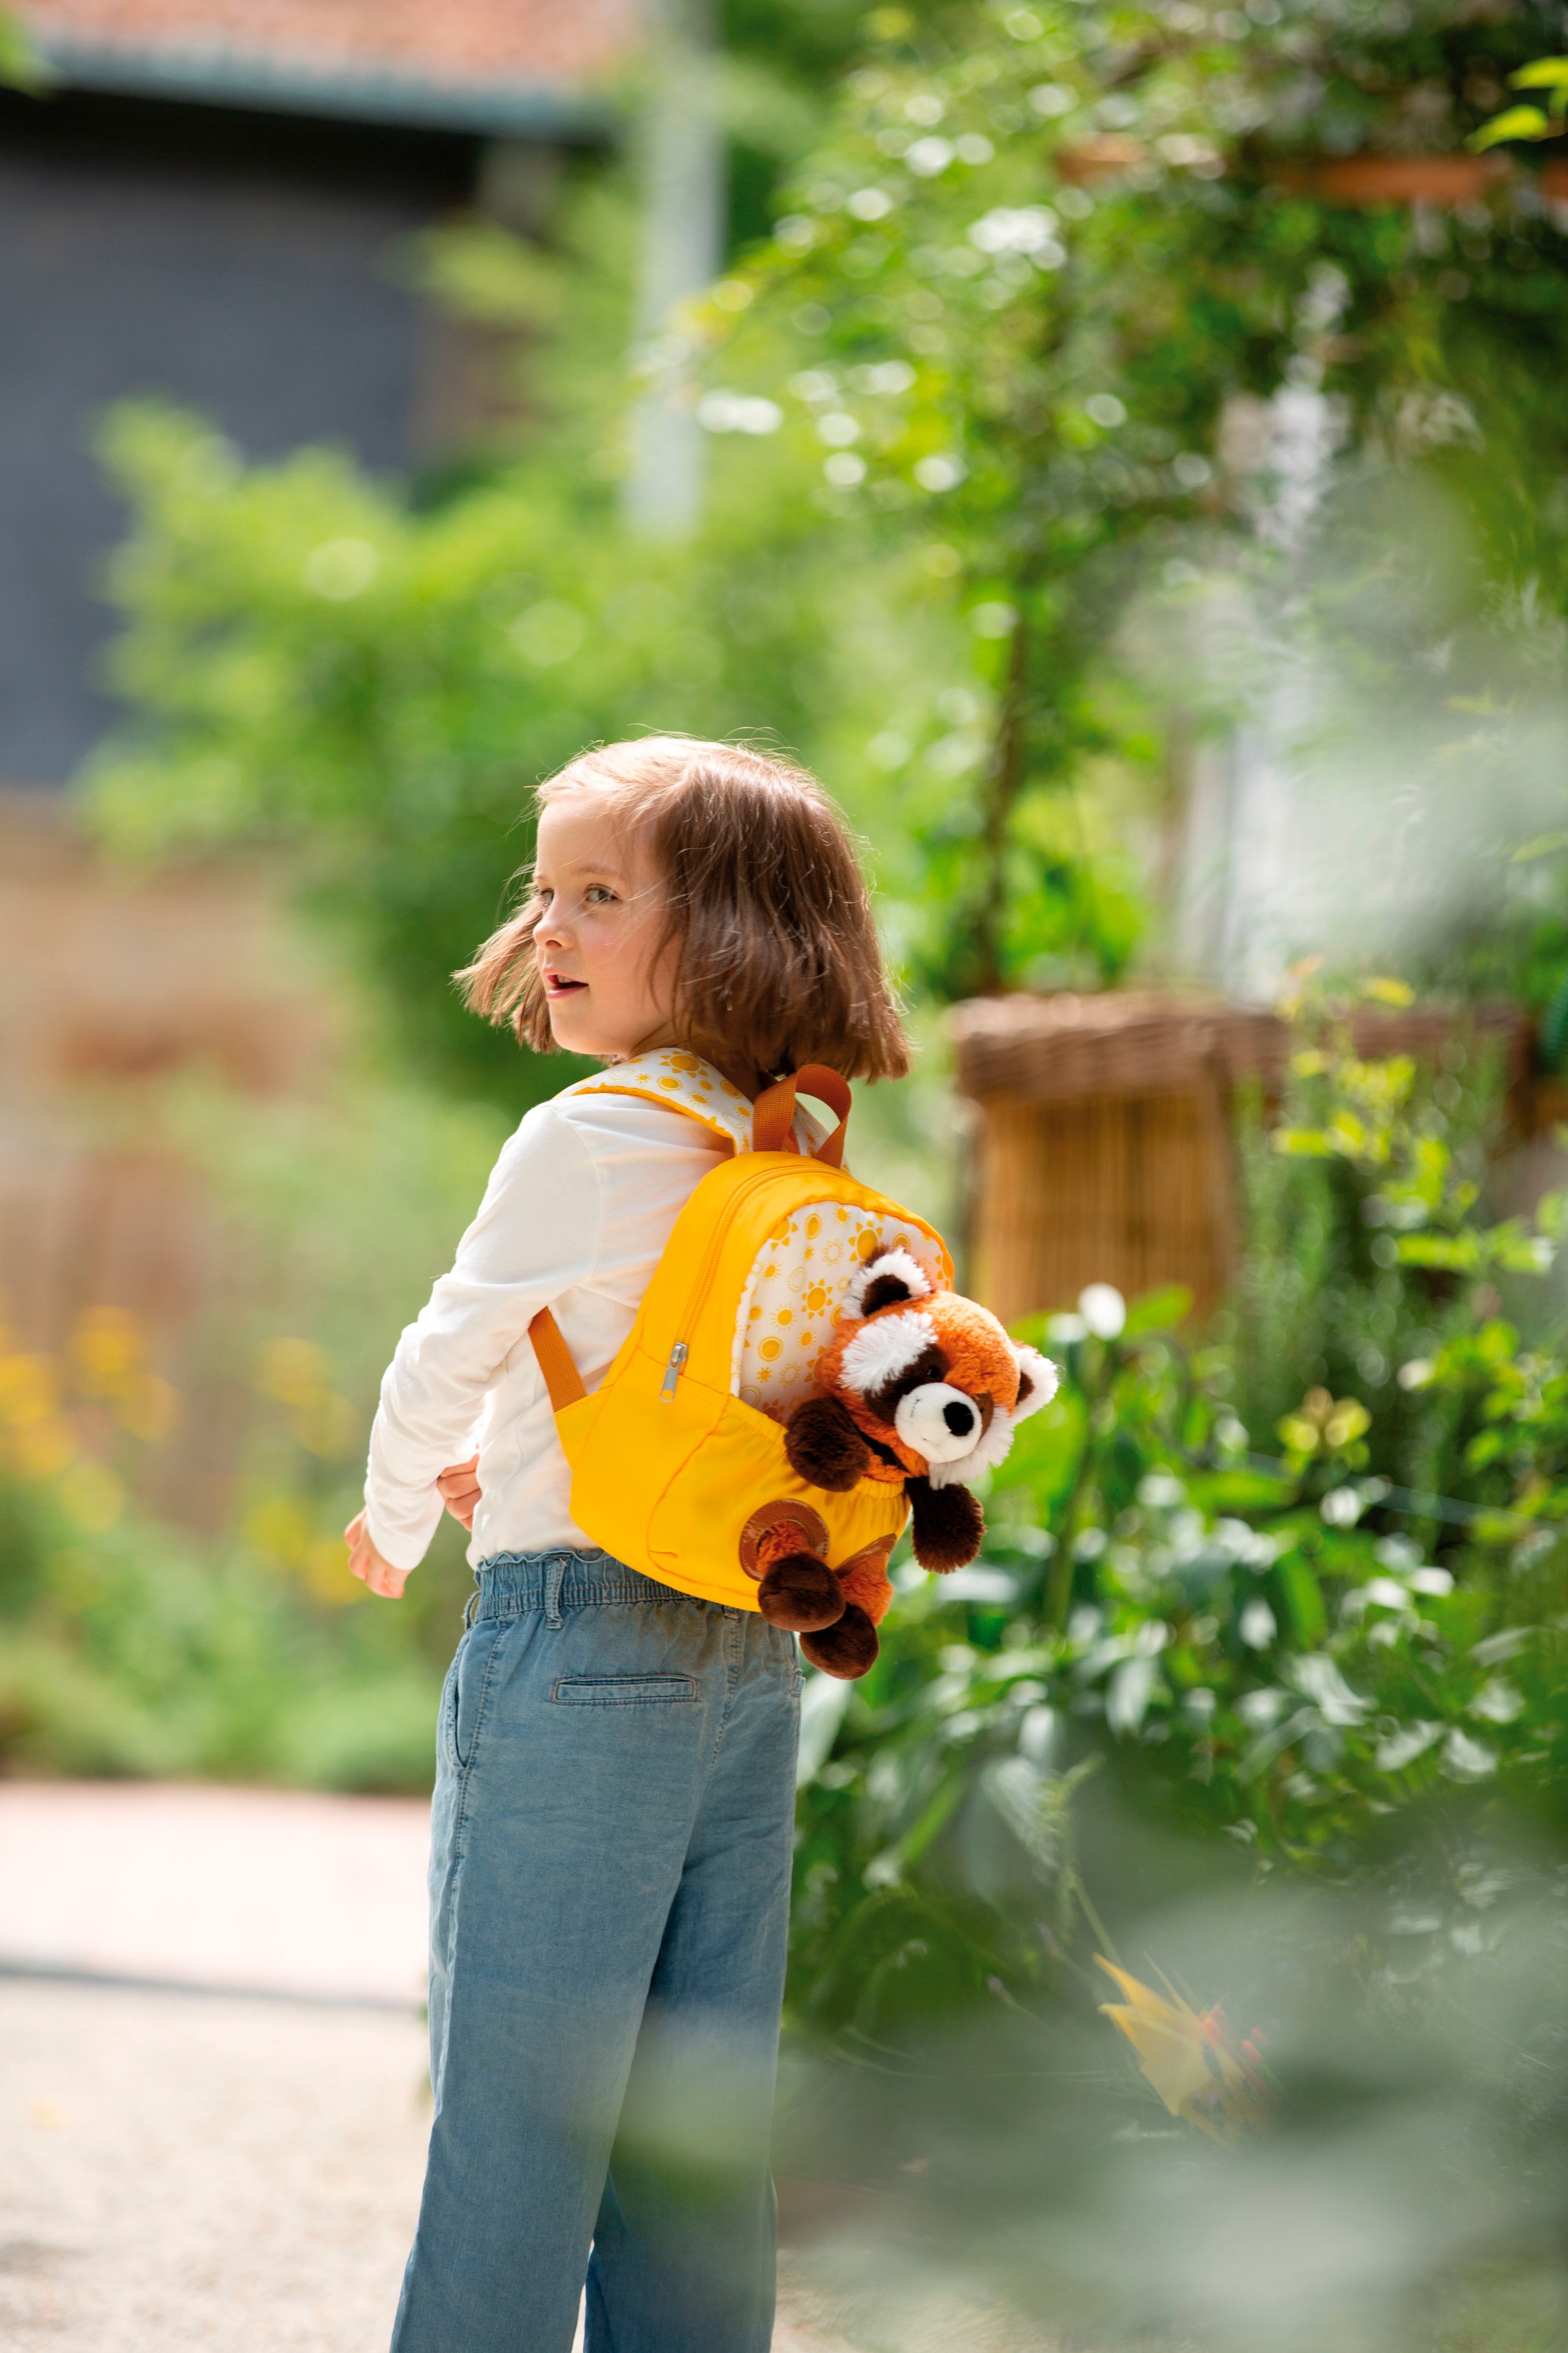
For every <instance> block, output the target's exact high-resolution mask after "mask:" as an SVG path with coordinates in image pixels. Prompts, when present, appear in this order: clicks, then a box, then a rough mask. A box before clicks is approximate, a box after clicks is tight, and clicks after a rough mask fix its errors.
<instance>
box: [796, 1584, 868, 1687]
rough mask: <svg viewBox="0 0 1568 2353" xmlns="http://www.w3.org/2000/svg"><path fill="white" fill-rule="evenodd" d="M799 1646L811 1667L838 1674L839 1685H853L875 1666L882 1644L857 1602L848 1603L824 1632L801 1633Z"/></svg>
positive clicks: (826, 1673)
mask: <svg viewBox="0 0 1568 2353" xmlns="http://www.w3.org/2000/svg"><path fill="white" fill-rule="evenodd" d="M800 1647H801V1651H802V1653H803V1655H804V1656H805V1657H806V1658H808V1659H809V1660H810V1661H811V1663H812V1665H813V1666H814V1667H820V1668H821V1670H822V1672H823V1673H824V1674H825V1675H837V1677H838V1680H839V1681H840V1683H856V1682H858V1680H859V1678H860V1677H861V1676H862V1675H865V1674H869V1672H870V1671H871V1669H872V1668H873V1667H874V1666H875V1665H876V1663H877V1653H878V1651H879V1649H880V1647H881V1645H880V1644H879V1641H878V1640H877V1629H876V1628H875V1626H873V1625H872V1623H871V1620H869V1618H868V1617H867V1615H866V1612H865V1611H864V1610H863V1609H861V1608H860V1606H859V1604H858V1602H856V1601H851V1602H849V1603H848V1604H847V1607H846V1609H845V1611H844V1615H843V1616H842V1617H841V1618H840V1619H839V1620H838V1621H837V1624H836V1625H833V1626H829V1627H828V1628H827V1630H826V1632H824V1633H819V1634H803V1635H802V1636H801V1642H800Z"/></svg>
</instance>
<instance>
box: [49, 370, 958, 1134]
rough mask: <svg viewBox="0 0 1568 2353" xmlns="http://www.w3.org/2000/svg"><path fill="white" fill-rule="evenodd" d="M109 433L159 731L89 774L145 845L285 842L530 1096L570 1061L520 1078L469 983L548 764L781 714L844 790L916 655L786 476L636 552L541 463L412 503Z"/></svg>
mask: <svg viewBox="0 0 1568 2353" xmlns="http://www.w3.org/2000/svg"><path fill="white" fill-rule="evenodd" d="M109 447H110V454H111V458H112V461H113V465H114V470H115V472H116V476H117V479H118V480H119V481H120V482H121V485H122V487H123V488H124V489H125V490H126V491H127V492H128V494H129V495H130V496H131V498H132V501H133V503H134V505H135V507H136V509H137V511H138V513H139V516H140V523H139V528H138V532H137V534H136V536H135V537H134V538H133V539H132V543H130V545H129V546H128V548H127V549H126V550H125V551H124V552H123V554H122V556H121V561H120V565H119V567H118V570H117V575H116V594H117V595H118V596H119V597H120V598H121V601H122V603H124V604H125V605H126V606H127V607H129V608H130V609H131V610H132V611H133V613H134V616H135V622H134V627H133V629H132V633H131V634H130V636H129V637H128V638H127V639H126V640H125V641H124V642H123V643H122V645H121V651H120V656H119V662H118V668H119V675H120V679H121V683H122V685H123V686H124V688H125V689H126V691H128V692H129V693H130V694H131V695H132V697H133V699H134V701H135V702H136V703H137V705H138V707H139V709H140V711H141V712H142V713H143V714H144V717H143V722H142V742H141V743H140V744H138V743H137V742H135V741H134V740H131V741H127V742H123V743H122V744H121V745H120V746H119V747H118V748H117V749H116V750H114V751H112V752H111V753H110V754H108V755H107V756H106V757H105V758H104V759H103V760H102V761H101V762H100V764H99V765H98V769H97V773H96V776H95V778H94V782H93V794H94V799H95V803H96V807H97V810H98V813H99V816H100V820H101V822H102V824H103V826H104V828H105V829H106V831H107V832H108V834H109V835H110V838H111V839H114V840H115V841H116V842H117V843H118V844H120V845H121V847H122V848H124V849H129V850H133V851H138V850H140V851H148V850H153V849H161V848H165V847H168V846H170V845H172V844H174V843H177V842H182V841H184V842H187V843H188V842H190V841H192V840H196V841H206V842H217V841H230V842H250V843H257V844H261V843H273V844H277V843H287V844H289V846H290V847H291V848H293V849H297V850H298V851H300V853H301V854H302V856H303V859H304V861H305V864H306V868H307V871H308V872H309V873H310V875H311V877H312V878H313V882H314V887H315V892H316V894H317V897H318V901H319V902H320V903H321V905H322V906H323V907H325V908H327V909H329V910H330V911H331V914H332V915H333V916H334V917H336V918H338V919H339V920H345V919H346V921H347V923H349V924H350V925H352V926H353V927H354V928H355V929H357V931H358V932H359V934H361V936H362V937H363V940H364V942H365V943H366V944H367V946H368V949H369V951H370V953H371V955H372V957H373V960H374V965H375V967H376V968H377V969H378V970H379V972H380V973H381V974H382V975H383V976H384V977H385V979H386V980H387V981H388V982H389V983H390V986H391V987H392V989H393V991H394V992H395V1005H396V1008H397V1011H398V1015H399V1018H400V1023H401V1029H402V1034H403V1036H404V1037H405V1039H407V1040H408V1041H409V1042H410V1043H411V1044H413V1045H414V1046H415V1047H416V1048H417V1049H422V1050H424V1051H425V1053H426V1055H427V1057H428V1060H429V1062H430V1064H431V1066H432V1067H434V1068H437V1069H439V1070H440V1071H442V1072H443V1074H444V1075H445V1077H446V1078H447V1082H448V1083H456V1084H459V1085H460V1084H462V1083H464V1082H467V1083H468V1084H469V1085H474V1084H478V1085H480V1086H488V1087H489V1088H493V1089H495V1090H497V1091H500V1092H505V1093H506V1094H507V1095H508V1096H509V1097H510V1098H512V1099H515V1098H516V1097H517V1095H518V1094H519V1093H523V1094H526V1093H527V1092H528V1091H529V1089H531V1090H532V1091H533V1092H536V1093H544V1092H551V1091H552V1089H553V1087H554V1086H555V1085H557V1084H559V1083H560V1082H561V1078H562V1075H563V1073H562V1072H561V1071H559V1068H558V1067H552V1066H545V1067H544V1068H542V1069H541V1070H539V1071H537V1073H533V1072H530V1071H526V1069H525V1071H524V1074H523V1077H522V1080H521V1084H520V1080H519V1073H518V1071H517V1067H516V1060H517V1058H516V1050H515V1049H514V1048H513V1047H512V1046H511V1045H510V1041H503V1040H500V1039H496V1038H495V1037H493V1036H492V1035H490V1034H489V1033H487V1032H486V1031H485V1030H484V1029H482V1028H481V1027H480V1026H479V1024H477V1023H476V1022H474V1021H473V1020H472V1019H471V1018H469V1017H468V1016H467V1015H466V1014H465V1013H463V1012H462V1011H461V1009H460V1008H459V1006H458V1001H457V999H456V997H455V995H454V993H453V991H452V989H451V987H450V982H449V975H450V974H451V972H452V971H453V969H454V968H455V967H456V966H457V965H458V964H460V963H464V962H466V961H467V960H468V957H469V956H470V955H472V953H473V951H474V948H475V946H476V945H477V944H478V942H479V939H480V938H481V937H483V935H484V934H486V933H487V932H488V931H489V929H490V928H492V926H493V925H494V923H496V922H497V921H498V920H499V919H500V914H501V913H502V912H503V909H504V904H505V895H504V894H505V884H506V879H507V876H508V874H509V872H510V871H514V870H515V869H516V868H517V867H518V866H519V865H520V864H524V863H525V862H526V860H527V858H528V856H529V852H530V839H529V835H528V832H527V829H526V827H525V826H524V824H523V822H522V812H523V811H524V809H525V807H526V805H527V802H528V798H529V796H530V793H531V787H532V786H533V784H534V782H535V781H536V779H538V778H539V777H540V776H545V775H548V774H549V773H550V772H551V771H552V769H554V768H556V767H558V766H560V765H562V764H563V762H564V761H566V760H567V759H569V758H571V757H572V756H573V755H574V754H575V753H576V752H578V751H580V750H581V749H582V747H583V745H584V744H585V743H591V742H594V741H595V740H603V739H605V738H611V737H615V736H618V735H625V734H627V733H637V732H640V731H641V730H643V729H654V730H657V729H660V728H666V729H674V730H677V731H685V732H692V733H713V734H731V733H742V732H749V733H752V734H755V733H757V732H758V730H759V729H760V728H763V727H766V728H767V729H769V730H771V731H772V733H773V735H774V736H775V737H778V738H782V739H783V740H784V742H786V743H790V744H796V745H801V746H803V747H804V748H805V749H806V750H807V751H816V753H817V755H818V757H819V758H821V759H822V763H823V765H824V766H825V767H826V768H827V770H828V773H829V775H830V776H831V775H832V774H833V772H834V768H835V766H836V765H838V764H837V763H836V762H835V761H834V760H833V759H831V758H829V757H826V756H824V755H825V754H827V753H829V752H830V751H831V747H832V744H833V740H834V729H835V726H836V725H837V726H838V727H846V728H847V725H848V724H849V723H850V714H851V713H853V712H855V711H856V710H857V708H863V707H864V699H866V698H869V697H870V696H871V695H873V694H874V692H875V691H876V688H877V687H878V685H879V684H881V685H883V686H886V685H887V682H888V681H889V672H891V673H892V674H893V675H895V676H896V675H897V672H898V668H899V666H900V663H901V662H902V661H904V660H906V659H910V656H911V655H912V654H913V652H914V651H915V649H916V647H917V646H918V645H919V643H920V638H919V637H916V638H913V639H912V640H911V641H910V643H908V644H907V645H905V646H899V645H898V644H896V643H894V642H891V641H890V632H889V630H888V628H887V625H886V622H885V620H884V619H883V617H882V616H881V614H880V613H879V611H878V610H877V609H876V608H875V607H873V606H871V605H870V604H869V603H868V598H867V596H866V592H865V588H864V586H863V575H861V576H859V577H858V576H857V575H856V573H855V570H854V568H853V566H852V565H846V566H845V567H843V568H842V569H841V570H840V571H839V572H838V573H837V576H836V577H834V578H833V579H831V580H826V581H825V580H824V579H823V577H822V576H821V573H820V569H819V568H814V567H815V565H816V555H815V550H814V546H813V538H812V533H813V525H812V522H811V518H810V514H809V511H807V512H805V514H803V515H802V516H800V518H799V519H798V520H797V521H796V522H795V523H793V524H792V523H791V522H789V521H788V519H787V518H786V517H785V516H784V515H782V514H781V513H780V512H779V511H778V507H777V505H776V503H775V502H774V492H775V491H777V490H779V489H780V488H781V487H782V486H780V485H779V484H778V483H777V481H776V479H775V480H765V479H764V480H756V479H753V477H752V475H751V474H750V473H749V472H748V470H746V469H745V468H744V467H743V466H739V465H738V466H737V467H736V469H735V474H736V480H735V495H734V496H733V497H732V498H728V499H725V500H721V501H716V502H715V504H716V512H715V517H714V520H713V522H712V523H711V525H710V529H709V531H708V532H707V533H705V534H704V536H703V538H702V540H701V541H700V543H699V544H697V545H695V546H693V547H690V548H686V549H680V550H672V549H669V548H667V547H665V546H662V545H661V544H659V543H647V542H631V541H628V540H627V539H626V536H625V534H624V533H623V532H622V531H621V529H620V527H619V524H618V522H616V518H615V515H614V512H613V509H612V508H611V506H610V498H611V493H610V491H608V490H607V489H605V488H601V490H600V491H599V492H598V494H597V497H596V500H584V501H579V500H577V499H574V497H573V495H572V494H571V493H570V492H569V491H564V490H563V489H562V488H560V487H559V486H557V485H556V484H554V483H553V482H552V480H551V479H550V478H549V475H548V473H547V472H546V471H545V470H538V471H532V472H522V473H520V474H518V475H516V476H515V477H512V476H507V477H498V478H497V479H495V480H491V481H489V482H488V483H486V484H485V485H483V486H482V487H480V488H479V489H477V490H475V491H472V492H470V493H468V494H467V495H465V496H462V497H459V498H458V499H456V500H454V501H451V502H450V503H448V504H447V505H445V506H442V507H439V508H437V509H436V510H435V511H434V512H429V513H412V512H409V511H408V510H407V509H406V508H405V507H404V506H402V505H401V504H400V502H399V501H397V499H396V498H395V496H394V495H392V494H391V493H389V492H387V491H383V490H381V489H378V488H376V487H374V486H373V485H372V484H370V483H369V482H367V481H366V480H363V478H361V477H359V476H357V475H356V474H355V473H354V472H353V470H352V469H351V468H350V467H349V466H348V465H347V464H346V463H345V462H344V461H342V460H341V459H333V458H330V457H325V456H321V455H316V454H313V453H307V454H305V455H303V456H301V457H299V458H296V459H289V460H288V461H286V462H285V463H283V464H282V465H280V466H278V467H275V468H262V469H256V470H252V471H250V472H248V473H245V472H241V471H240V470H239V469H238V468H237V465H236V464H235V462H234V460H233V459H232V458H231V457H230V455H229V453H228V452H227V451H226V449H225V448H224V446H223V445H222V443H221V442H220V441H219V440H218V439H217V438H216V436H214V435H213V434H211V433H210V432H208V431H207V430H205V428H204V427H201V426H199V425H198V424H196V423H195V422H194V421H193V420H190V419H186V418H183V417H174V416H171V415H169V414H167V413H166V412H161V411H156V410H148V409H142V410H136V411H131V412H126V413H122V414H121V417H119V418H118V420H117V422H116V424H115V426H114V427H113V430H112V433H111V435H110V443H109ZM745 454H746V456H747V457H748V458H749V457H750V456H751V455H752V452H751V451H750V450H748V451H747V452H746V453H745ZM766 471H767V470H766V468H765V467H764V469H763V472H764V475H765V474H766ZM759 528H761V529H764V530H765V533H766V537H767V542H768V550H769V561H768V563H767V565H765V566H762V567H759V566H758V565H755V564H754V562H752V560H751V559H752V543H753V541H754V538H755V536H756V534H757V531H758V529H759ZM931 635H932V636H934V637H935V638H936V650H937V653H938V659H939V660H940V636H939V635H938V634H937V633H935V632H931ZM849 781H850V784H851V787H853V782H854V780H853V778H852V777H851V778H850V780H849ZM847 797H848V799H849V801H850V807H851V810H852V812H854V813H856V814H858V810H857V808H856V802H857V798H858V796H857V795H856V794H855V792H854V790H853V789H852V788H851V790H850V792H849V793H848V795H847ZM565 1074H566V1075H569V1074H570V1072H569V1071H568V1072H567V1073H565Z"/></svg>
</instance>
